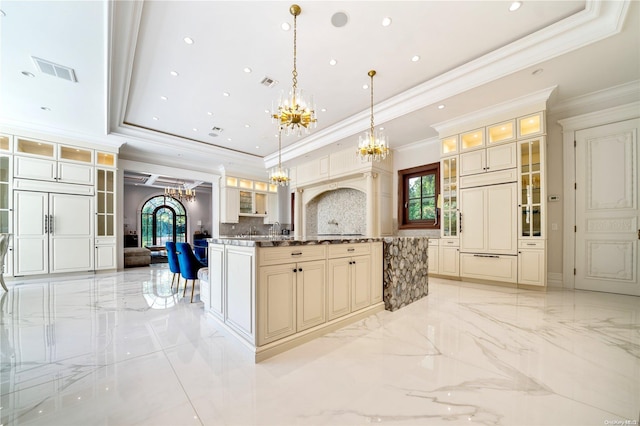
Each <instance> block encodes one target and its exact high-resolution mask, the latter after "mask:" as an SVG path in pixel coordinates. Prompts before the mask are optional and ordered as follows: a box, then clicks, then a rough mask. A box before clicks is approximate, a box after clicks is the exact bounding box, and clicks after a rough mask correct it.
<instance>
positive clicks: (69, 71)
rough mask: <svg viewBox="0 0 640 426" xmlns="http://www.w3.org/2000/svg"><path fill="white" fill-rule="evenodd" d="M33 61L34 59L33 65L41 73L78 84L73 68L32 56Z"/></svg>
mask: <svg viewBox="0 0 640 426" xmlns="http://www.w3.org/2000/svg"><path fill="white" fill-rule="evenodd" d="M31 59H33V63H35V64H36V67H38V69H39V70H40V72H42V73H44V74H48V75H51V76H54V77H59V78H61V79H63V80H67V81H71V82H73V83H77V82H78V79H77V78H76V72H75V71H74V70H73V68H69V67H65V66H63V65H58V64H54V63H53V62H50V61H47V60H44V59H41V58H36V57H35V56H32V57H31Z"/></svg>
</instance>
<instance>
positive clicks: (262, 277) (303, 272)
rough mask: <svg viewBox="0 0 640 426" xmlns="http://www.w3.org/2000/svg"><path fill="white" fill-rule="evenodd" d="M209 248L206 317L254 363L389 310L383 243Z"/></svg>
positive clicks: (288, 242)
mask: <svg viewBox="0 0 640 426" xmlns="http://www.w3.org/2000/svg"><path fill="white" fill-rule="evenodd" d="M208 241H209V282H208V283H204V282H203V283H201V290H200V292H201V296H200V297H201V300H202V301H203V303H204V305H205V312H206V313H207V315H209V316H210V317H211V318H213V319H214V320H215V321H216V322H217V323H218V324H219V325H220V326H221V327H222V328H223V329H224V330H225V331H227V332H228V334H231V335H233V336H235V337H236V338H237V339H238V341H240V342H241V343H242V344H243V345H244V346H246V347H247V348H248V349H249V350H250V351H251V352H252V353H253V354H254V356H255V361H256V362H259V361H261V360H264V359H266V358H269V357H271V356H273V355H276V354H278V353H280V352H283V351H285V350H288V349H290V348H292V347H295V346H297V345H300V344H302V343H304V342H306V341H309V340H311V339H314V338H316V337H318V336H321V335H323V334H325V333H328V332H330V331H333V330H336V329H338V328H340V327H343V326H345V325H347V324H350V323H353V322H355V321H358V320H360V319H362V318H365V317H367V316H369V315H371V314H373V313H375V312H378V311H381V310H384V302H383V300H382V299H383V279H382V259H383V254H382V250H383V249H382V239H381V238H366V237H340V236H335V237H333V236H323V237H315V238H305V239H289V238H282V239H280V238H275V239H274V238H267V237H263V238H256V237H254V238H249V237H247V238H211V239H209V240H208Z"/></svg>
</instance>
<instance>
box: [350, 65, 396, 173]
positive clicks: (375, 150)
mask: <svg viewBox="0 0 640 426" xmlns="http://www.w3.org/2000/svg"><path fill="white" fill-rule="evenodd" d="M367 75H368V76H369V77H371V85H370V87H371V127H370V128H369V131H368V132H365V133H364V135H361V136H360V141H359V143H358V152H357V155H358V156H359V157H360V159H361V160H362V161H373V160H375V161H380V160H384V159H385V158H387V154H388V153H389V144H388V141H387V137H386V135H384V134H383V133H382V131H376V130H375V129H374V126H373V76H374V75H376V71H375V70H371V71H369V72H368V73H367Z"/></svg>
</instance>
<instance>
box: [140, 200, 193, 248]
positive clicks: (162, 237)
mask: <svg viewBox="0 0 640 426" xmlns="http://www.w3.org/2000/svg"><path fill="white" fill-rule="evenodd" d="M141 219H142V246H143V247H144V246H158V245H161V246H163V245H164V244H165V243H166V242H167V241H174V242H186V241H187V216H186V212H185V209H184V206H183V205H182V204H181V203H180V202H179V201H178V200H176V199H174V198H171V197H166V196H164V195H159V196H157V197H153V198H151V199H150V200H148V201H147V202H146V203H145V204H144V206H143V207H142V217H141Z"/></svg>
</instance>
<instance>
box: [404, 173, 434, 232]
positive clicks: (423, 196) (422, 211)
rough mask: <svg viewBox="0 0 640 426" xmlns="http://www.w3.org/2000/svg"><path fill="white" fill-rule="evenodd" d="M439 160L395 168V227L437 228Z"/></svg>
mask: <svg viewBox="0 0 640 426" xmlns="http://www.w3.org/2000/svg"><path fill="white" fill-rule="evenodd" d="M439 193H440V163H432V164H427V165H424V166H420V167H413V168H411V169H405V170H399V171H398V228H400V229H412V228H413V229H439V228H440V224H439V223H438V219H437V217H436V200H437V199H438V194H439Z"/></svg>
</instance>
